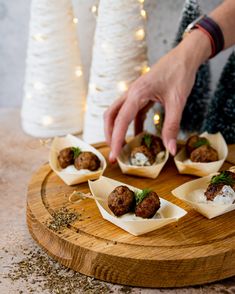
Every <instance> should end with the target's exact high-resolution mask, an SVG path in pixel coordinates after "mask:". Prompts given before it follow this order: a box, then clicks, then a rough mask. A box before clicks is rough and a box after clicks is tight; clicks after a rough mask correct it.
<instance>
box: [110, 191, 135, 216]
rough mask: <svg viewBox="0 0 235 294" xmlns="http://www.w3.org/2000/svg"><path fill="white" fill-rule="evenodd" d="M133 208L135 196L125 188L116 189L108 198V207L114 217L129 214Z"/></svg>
mask: <svg viewBox="0 0 235 294" xmlns="http://www.w3.org/2000/svg"><path fill="white" fill-rule="evenodd" d="M134 206H135V194H134V192H133V191H131V190H130V189H129V188H128V187H126V186H118V187H116V188H115V189H114V190H113V191H112V192H111V193H110V195H109V196H108V207H109V208H110V210H111V211H112V212H113V213H114V214H115V215H116V216H121V215H123V214H125V213H128V212H131V211H132V210H133V209H134Z"/></svg>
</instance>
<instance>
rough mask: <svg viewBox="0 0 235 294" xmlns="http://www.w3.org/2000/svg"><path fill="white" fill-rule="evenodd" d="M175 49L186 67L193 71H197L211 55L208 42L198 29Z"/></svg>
mask: <svg viewBox="0 0 235 294" xmlns="http://www.w3.org/2000/svg"><path fill="white" fill-rule="evenodd" d="M176 48H177V50H179V54H182V55H183V58H184V59H185V61H186V63H187V65H188V66H189V67H190V68H191V69H192V70H194V71H197V70H198V68H199V66H200V65H201V64H202V63H204V62H205V61H206V60H208V59H209V57H210V55H211V44H210V40H209V38H208V37H207V36H206V35H205V34H204V33H203V32H201V31H200V30H198V29H196V30H193V31H192V32H191V33H190V34H189V35H188V36H186V37H185V38H184V39H183V40H182V41H181V42H180V43H179V45H178V46H177V47H176Z"/></svg>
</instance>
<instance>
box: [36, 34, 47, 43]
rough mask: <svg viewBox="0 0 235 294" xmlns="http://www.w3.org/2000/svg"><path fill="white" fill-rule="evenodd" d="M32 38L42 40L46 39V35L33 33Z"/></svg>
mask: <svg viewBox="0 0 235 294" xmlns="http://www.w3.org/2000/svg"><path fill="white" fill-rule="evenodd" d="M33 38H34V40H35V41H38V42H43V41H45V40H46V36H43V35H42V34H35V35H33Z"/></svg>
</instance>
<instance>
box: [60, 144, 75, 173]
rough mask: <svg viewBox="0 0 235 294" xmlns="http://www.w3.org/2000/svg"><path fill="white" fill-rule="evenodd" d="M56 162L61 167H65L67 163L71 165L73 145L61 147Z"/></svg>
mask: <svg viewBox="0 0 235 294" xmlns="http://www.w3.org/2000/svg"><path fill="white" fill-rule="evenodd" d="M58 162H59V165H60V167H61V168H66V167H68V166H69V165H72V164H73V162H74V150H73V147H67V148H64V149H62V150H61V151H60V153H59V156H58Z"/></svg>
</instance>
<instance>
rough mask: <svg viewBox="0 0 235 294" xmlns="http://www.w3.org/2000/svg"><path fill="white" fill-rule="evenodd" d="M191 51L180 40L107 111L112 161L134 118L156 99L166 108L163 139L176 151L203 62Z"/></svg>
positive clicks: (171, 149) (107, 128)
mask: <svg viewBox="0 0 235 294" xmlns="http://www.w3.org/2000/svg"><path fill="white" fill-rule="evenodd" d="M186 45H187V42H186ZM190 46H191V44H190ZM191 49H192V48H191ZM189 52H190V51H189V48H187V46H186V47H182V45H181V44H180V45H179V46H177V47H176V48H174V49H173V50H171V51H170V52H169V53H168V54H166V55H165V56H164V57H162V58H161V59H160V60H159V61H158V62H157V63H156V64H155V65H154V66H153V67H152V68H151V70H150V71H149V72H148V73H147V74H145V75H143V76H141V77H140V78H138V79H137V80H136V81H135V82H133V84H132V85H131V86H130V87H129V89H128V91H127V92H126V93H125V94H124V95H123V96H122V97H121V98H119V99H118V100H116V101H115V102H114V103H113V104H112V105H111V106H110V107H109V108H108V110H107V111H106V112H105V114H104V125H105V136H106V140H107V142H108V144H109V145H110V147H111V153H110V156H109V160H110V161H111V162H114V161H115V160H116V157H117V156H118V155H119V153H120V151H121V148H122V144H123V142H124V139H125V135H126V131H127V128H128V126H129V124H130V123H131V121H133V120H134V119H135V117H136V116H137V114H138V113H139V112H140V111H141V110H143V109H144V108H148V107H149V106H150V105H151V104H153V103H154V102H160V103H161V104H162V105H163V107H164V108H165V119H164V124H163V130H162V139H163V143H164V145H165V147H166V148H167V149H168V150H169V152H170V153H171V154H172V155H175V153H176V138H177V134H178V131H179V125H180V120H181V116H182V112H183V109H184V106H185V103H186V100H187V97H188V96H189V94H190V92H191V89H192V87H193V84H194V81H195V76H196V72H197V69H198V67H199V65H200V64H201V63H202V60H201V59H202V56H201V55H197V54H195V55H193V56H192V54H191V52H190V54H189ZM199 57H200V58H199ZM203 58H204V57H203Z"/></svg>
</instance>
